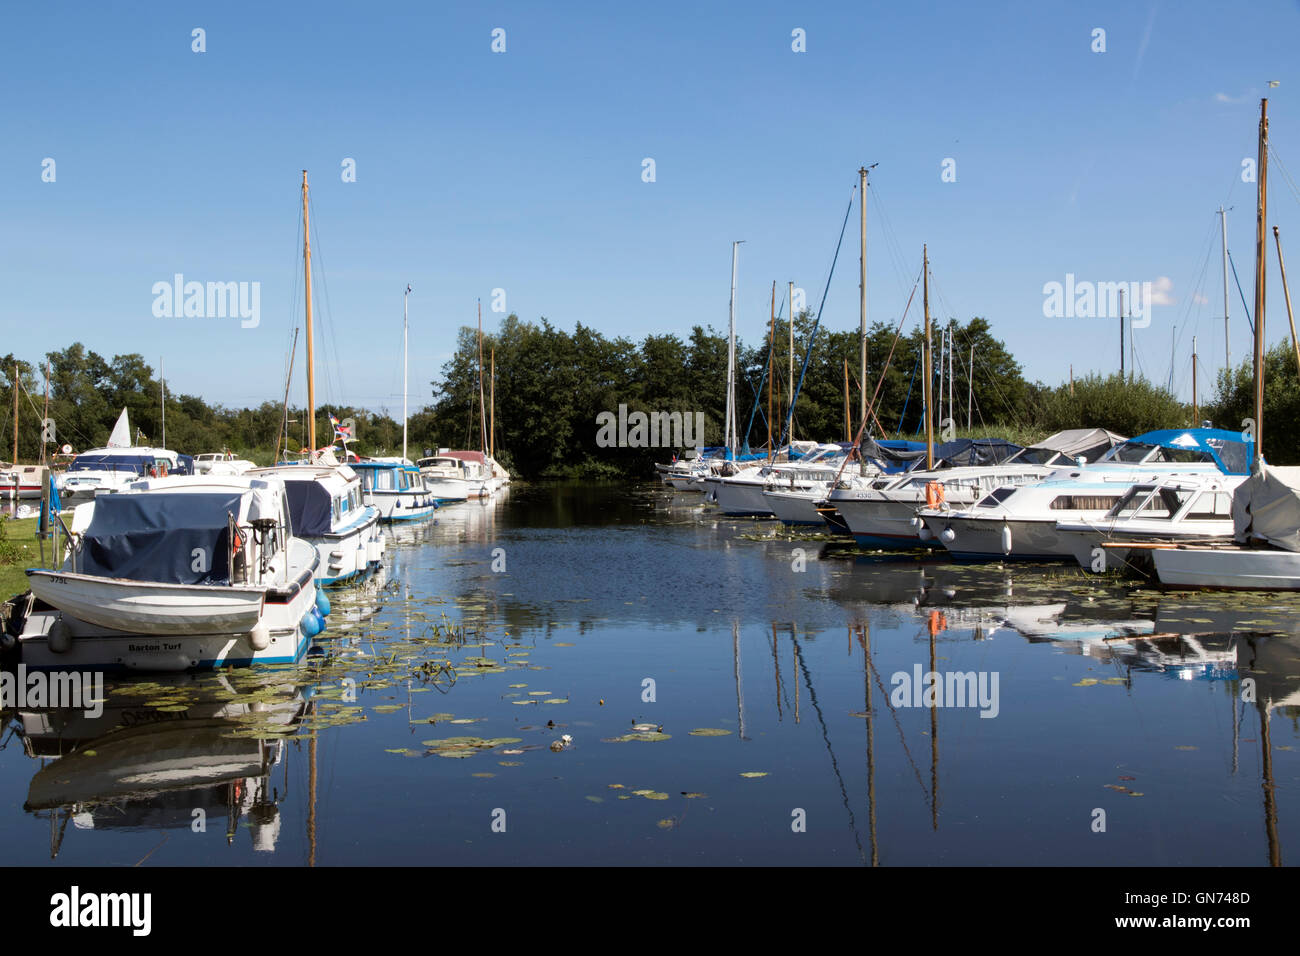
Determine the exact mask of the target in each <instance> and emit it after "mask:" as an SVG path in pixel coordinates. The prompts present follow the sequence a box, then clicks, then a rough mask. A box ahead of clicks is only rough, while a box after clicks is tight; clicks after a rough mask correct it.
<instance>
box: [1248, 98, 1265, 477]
mask: <svg viewBox="0 0 1300 956" xmlns="http://www.w3.org/2000/svg"><path fill="white" fill-rule="evenodd" d="M1258 177H1259V178H1258V182H1257V183H1256V193H1257V198H1256V202H1255V460H1254V461H1253V462H1252V463H1251V471H1258V470H1259V466H1260V463H1261V462H1263V460H1264V349H1265V346H1264V259H1265V256H1266V255H1267V254H1268V245H1267V244H1266V242H1265V240H1264V225H1265V223H1266V222H1267V221H1268V99H1267V98H1264V99H1262V100H1260V101H1259V172H1258Z"/></svg>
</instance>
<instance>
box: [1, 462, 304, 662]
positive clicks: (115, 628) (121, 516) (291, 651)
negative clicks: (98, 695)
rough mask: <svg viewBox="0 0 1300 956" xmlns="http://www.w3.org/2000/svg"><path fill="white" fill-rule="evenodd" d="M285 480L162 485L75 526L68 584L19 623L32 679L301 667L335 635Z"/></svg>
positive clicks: (41, 592) (45, 584)
mask: <svg viewBox="0 0 1300 956" xmlns="http://www.w3.org/2000/svg"><path fill="white" fill-rule="evenodd" d="M289 529H290V522H289V512H288V505H287V502H286V497H285V489H284V483H283V481H281V480H280V479H277V478H249V477H245V476H221V477H215V478H197V477H185V478H159V479H153V480H150V481H143V482H137V483H136V484H135V485H133V486H132V487H131V489H130V490H128V491H123V492H117V493H114V494H110V495H101V496H99V497H98V498H96V499H95V501H93V502H88V503H86V504H84V505H81V506H80V507H79V508H78V509H77V513H76V515H75V516H74V518H73V526H72V532H73V538H72V542H73V546H72V547H71V548H70V551H69V554H68V557H67V560H66V561H65V563H64V566H63V568H62V569H61V570H59V571H46V570H43V569H40V568H29V569H28V570H27V578H28V582H29V584H30V586H31V589H32V595H31V597H30V598H28V599H25V600H24V599H21V598H20V599H19V600H18V602H17V605H16V606H15V614H14V616H13V617H12V618H11V620H10V631H9V633H10V634H11V635H14V636H16V637H17V640H18V644H19V647H20V651H21V654H22V657H23V661H24V663H26V664H27V665H28V666H29V667H65V666H66V667H81V668H85V667H94V668H102V669H118V668H143V669H150V670H183V669H188V668H205V667H217V666H221V665H223V664H235V663H253V662H257V663H272V662H274V663H285V662H291V661H294V660H296V659H297V658H298V656H299V655H300V654H301V653H302V651H303V650H304V649H305V648H306V645H307V642H308V640H309V639H310V638H311V637H313V636H315V634H317V633H318V632H319V631H320V630H321V628H322V627H323V626H324V622H323V619H322V617H321V614H320V611H318V610H317V606H316V605H317V599H316V584H315V581H314V579H313V575H314V573H315V571H316V568H317V566H318V564H319V558H318V557H317V554H316V549H315V548H313V547H312V546H311V545H310V544H308V543H307V542H305V541H301V540H299V539H297V538H294V537H292V536H291V535H290V532H289Z"/></svg>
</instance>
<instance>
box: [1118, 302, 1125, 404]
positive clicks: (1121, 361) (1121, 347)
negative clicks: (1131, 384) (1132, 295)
mask: <svg viewBox="0 0 1300 956" xmlns="http://www.w3.org/2000/svg"><path fill="white" fill-rule="evenodd" d="M1119 380H1120V384H1123V382H1124V290H1123V289H1120V290H1119Z"/></svg>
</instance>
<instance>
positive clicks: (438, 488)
mask: <svg viewBox="0 0 1300 956" xmlns="http://www.w3.org/2000/svg"><path fill="white" fill-rule="evenodd" d="M422 477H423V478H424V487H425V489H426V490H428V492H429V494H431V495H433V497H434V498H437V499H438V501H440V502H442V501H465V500H466V499H468V498H469V496H470V483H469V481H467V480H466V479H464V478H443V477H438V476H436V475H422Z"/></svg>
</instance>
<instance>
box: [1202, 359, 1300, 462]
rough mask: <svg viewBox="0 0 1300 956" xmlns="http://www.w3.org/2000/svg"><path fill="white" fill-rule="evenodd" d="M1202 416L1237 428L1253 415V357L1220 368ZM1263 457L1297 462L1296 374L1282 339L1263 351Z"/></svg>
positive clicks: (1299, 396) (1299, 399)
mask: <svg viewBox="0 0 1300 956" xmlns="http://www.w3.org/2000/svg"><path fill="white" fill-rule="evenodd" d="M1202 417H1203V418H1209V419H1212V420H1213V421H1214V422H1215V423H1216V424H1218V425H1219V426H1220V427H1221V428H1231V429H1234V430H1236V429H1240V428H1241V427H1242V422H1244V421H1245V420H1246V419H1247V418H1251V419H1253V418H1254V417H1255V374H1254V360H1253V359H1246V360H1245V361H1243V362H1242V363H1241V364H1240V365H1238V366H1237V367H1236V368H1234V369H1232V370H1231V371H1224V370H1221V371H1220V372H1219V377H1218V381H1217V382H1216V385H1215V397H1214V400H1213V401H1212V402H1210V403H1209V404H1208V405H1207V406H1206V407H1205V409H1204V411H1203V413H1202ZM1262 434H1263V436H1264V458H1265V459H1266V460H1267V461H1269V462H1271V463H1272V464H1274V465H1294V464H1300V378H1297V375H1296V359H1295V350H1294V349H1293V348H1292V346H1291V340H1290V339H1289V338H1288V339H1282V340H1281V341H1280V342H1278V343H1277V344H1276V345H1275V346H1273V347H1272V348H1271V349H1269V350H1268V352H1266V353H1265V355H1264V421H1263V428H1262Z"/></svg>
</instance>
